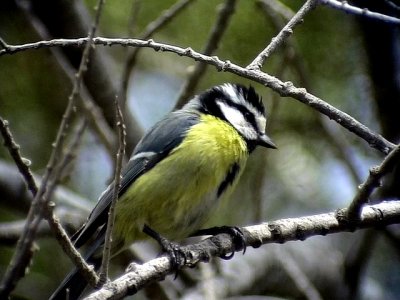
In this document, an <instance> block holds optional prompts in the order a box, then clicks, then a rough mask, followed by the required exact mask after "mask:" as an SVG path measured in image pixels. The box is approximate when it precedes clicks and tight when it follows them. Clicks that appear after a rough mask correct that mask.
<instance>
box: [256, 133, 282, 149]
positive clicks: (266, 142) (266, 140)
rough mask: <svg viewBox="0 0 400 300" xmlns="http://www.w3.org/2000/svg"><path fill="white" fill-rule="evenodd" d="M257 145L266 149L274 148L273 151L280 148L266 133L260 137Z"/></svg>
mask: <svg viewBox="0 0 400 300" xmlns="http://www.w3.org/2000/svg"><path fill="white" fill-rule="evenodd" d="M257 145H259V146H262V147H265V148H272V149H277V148H278V147H276V145H275V144H274V142H273V141H272V140H271V138H270V137H269V136H268V135H266V134H265V133H264V134H262V135H260V136H259V137H258V141H257Z"/></svg>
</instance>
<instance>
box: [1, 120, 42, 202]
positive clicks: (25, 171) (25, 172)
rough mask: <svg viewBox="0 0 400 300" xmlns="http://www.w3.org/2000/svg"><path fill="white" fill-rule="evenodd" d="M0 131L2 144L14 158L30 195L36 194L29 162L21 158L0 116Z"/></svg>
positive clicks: (4, 121) (17, 147)
mask: <svg viewBox="0 0 400 300" xmlns="http://www.w3.org/2000/svg"><path fill="white" fill-rule="evenodd" d="M0 132H1V134H2V136H3V139H4V146H5V147H6V148H7V149H8V151H9V152H10V155H11V157H12V158H13V159H14V162H15V164H16V165H17V167H18V170H19V172H20V173H21V175H22V177H23V178H24V180H25V182H26V184H27V186H28V189H29V190H30V191H31V193H32V195H36V193H37V191H38V189H37V186H36V183H35V179H34V178H33V175H32V172H31V170H30V168H29V166H30V164H31V162H30V161H29V160H28V159H26V158H23V157H22V156H21V153H20V151H19V145H18V144H17V143H16V142H15V140H14V138H13V136H12V134H11V131H10V129H9V127H8V121H7V120H3V119H2V118H1V117H0Z"/></svg>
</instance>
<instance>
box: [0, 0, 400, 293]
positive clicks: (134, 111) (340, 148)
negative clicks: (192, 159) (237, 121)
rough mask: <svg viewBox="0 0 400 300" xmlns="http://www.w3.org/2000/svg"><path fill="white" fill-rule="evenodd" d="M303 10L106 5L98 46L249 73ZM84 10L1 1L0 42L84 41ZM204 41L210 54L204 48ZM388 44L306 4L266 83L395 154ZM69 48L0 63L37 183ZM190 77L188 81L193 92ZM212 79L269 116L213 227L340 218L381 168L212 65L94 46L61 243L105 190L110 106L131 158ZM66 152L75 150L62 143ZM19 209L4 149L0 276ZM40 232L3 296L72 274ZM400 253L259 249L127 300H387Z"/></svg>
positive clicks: (349, 140) (343, 246) (319, 241)
mask: <svg viewBox="0 0 400 300" xmlns="http://www.w3.org/2000/svg"><path fill="white" fill-rule="evenodd" d="M378 2H379V3H378ZM303 3H304V1H297V0H296V1H278V0H258V1H256V0H255V1H244V0H238V1H232V0H230V1H216V0H215V1H201V0H191V1H190V0H189V1H188V0H186V1H182V0H181V1H175V0H163V1H161V0H147V1H143V0H132V1H121V0H116V1H107V2H106V4H105V6H104V10H103V13H102V16H101V21H100V26H99V29H98V30H99V31H98V35H99V36H105V37H118V38H124V37H132V38H145V39H148V38H153V39H154V40H155V41H157V42H163V43H167V44H171V45H177V46H180V47H183V48H186V47H189V46H190V47H192V48H193V49H194V50H196V51H199V52H203V53H207V54H208V55H217V56H218V57H219V58H220V59H222V60H229V61H231V62H233V63H236V64H238V65H241V66H246V65H247V64H249V63H250V62H251V61H252V60H253V58H254V57H255V56H256V55H257V54H258V53H259V52H260V51H261V50H262V49H264V47H265V46H266V45H267V44H268V43H269V42H270V40H271V38H272V37H273V36H275V35H276V34H277V33H278V32H279V30H280V29H281V28H282V27H283V26H284V25H285V23H287V21H288V20H289V18H291V17H292V16H293V14H294V13H295V12H296V11H297V10H298V9H299V8H300V7H301V5H302V4H303ZM351 3H352V4H354V5H358V6H359V7H363V8H369V9H370V10H372V11H378V12H381V13H385V14H388V15H392V16H396V14H399V11H400V10H399V9H398V6H396V4H397V3H396V1H373V0H370V1H351ZM393 4H394V5H393ZM95 5H96V1H94V0H90V1H89V0H88V1H81V0H76V1H70V0H42V1H34V0H32V1H27V0H3V1H2V2H1V4H0V37H1V38H2V39H4V40H5V41H6V42H7V43H8V44H11V45H14V44H24V43H29V42H34V41H39V40H43V39H52V38H75V37H84V36H87V32H88V28H89V25H90V24H91V23H92V20H93V16H94V13H95V11H94V6H95ZM165 10H168V12H170V13H171V12H173V11H174V10H177V12H176V13H173V14H172V17H171V18H170V20H168V21H166V22H165V24H163V25H162V26H159V27H157V23H154V21H155V20H157V21H160V16H162V14H163V12H164V11H165ZM161 20H163V18H161ZM164 21H165V20H164ZM216 24H220V26H219V27H218V26H216ZM221 24H222V26H221ZM215 28H218V29H219V30H220V32H219V33H218V34H215ZM212 32H214V35H213V37H214V38H215V40H216V41H214V42H213V43H210V42H209V41H210V36H212ZM399 46H400V45H399V32H398V27H396V26H394V25H392V24H386V23H383V22H379V21H375V20H367V19H364V18H360V17H356V16H353V15H348V14H346V13H344V12H341V11H336V10H333V9H332V8H329V7H325V6H318V7H317V8H316V9H315V10H313V11H312V12H311V13H309V14H308V15H307V16H306V18H305V19H304V24H301V25H300V26H298V27H296V28H295V31H294V35H293V36H292V37H291V38H290V39H289V40H287V42H286V43H285V45H284V46H283V47H280V48H279V49H278V50H277V51H276V52H275V53H274V54H273V55H272V56H271V57H270V58H269V59H268V60H267V62H266V63H265V65H264V67H263V71H265V72H267V73H268V74H271V75H274V76H276V77H278V78H279V79H281V80H282V81H289V80H290V81H293V83H294V85H295V86H298V87H305V88H306V89H307V90H308V91H309V92H311V93H313V94H315V95H317V96H318V97H320V98H322V99H323V100H325V101H327V102H329V103H330V104H332V105H334V106H335V107H337V108H339V109H340V110H342V111H344V112H346V113H348V114H350V115H351V116H353V117H354V118H356V119H357V120H359V121H360V122H362V123H363V124H365V125H366V126H368V127H369V128H370V129H371V130H373V131H375V132H377V133H379V134H381V135H383V136H384V137H385V138H387V139H388V140H390V141H392V142H394V143H398V142H399V136H400V122H399V118H398V113H399V112H400V110H399V99H400V84H399V80H400V72H399V71H400V57H399V55H400V48H399ZM81 51H82V49H81V48H74V47H70V48H51V49H40V50H30V51H24V52H20V53H17V54H14V55H4V56H1V57H0V115H1V117H3V118H4V119H7V120H8V121H9V123H10V128H11V130H12V132H13V134H14V137H15V139H16V141H17V142H18V143H19V144H20V146H21V151H22V154H23V156H24V157H26V158H28V159H29V160H30V161H31V168H32V170H33V171H34V172H35V174H37V175H38V176H40V175H41V174H43V172H44V169H45V167H46V163H47V161H48V159H49V155H50V152H51V150H52V147H51V144H52V142H53V141H54V139H55V135H56V132H57V129H58V126H59V124H60V121H61V118H62V114H63V111H64V109H65V107H66V104H67V101H68V95H69V94H70V92H71V89H72V81H71V76H72V78H73V74H74V72H75V71H76V68H77V66H78V65H79V61H80V57H81ZM193 74H198V75H199V79H198V80H193V79H191V78H193ZM224 82H237V83H242V84H245V85H250V84H251V85H253V86H254V87H255V89H256V90H257V92H258V93H259V94H260V95H262V97H263V99H264V103H265V105H266V107H267V110H268V115H269V119H268V124H267V132H268V133H269V135H270V136H271V137H272V138H273V140H274V141H275V142H276V144H277V145H278V148H279V149H278V150H276V151H272V150H271V151H270V150H268V151H266V150H265V149H258V150H256V151H255V153H254V155H252V157H251V158H250V161H249V163H248V166H247V168H246V171H245V173H244V175H243V177H242V180H241V182H240V185H239V187H238V188H237V190H236V192H235V194H234V196H233V198H232V200H231V202H230V203H229V206H228V207H222V208H221V209H220V210H219V211H218V212H216V213H215V216H214V217H213V218H212V220H210V224H214V225H215V224H220V225H248V224H257V223H260V222H262V221H271V220H276V219H280V218H288V217H298V216H306V215H312V214H317V213H322V212H329V211H334V210H335V209H338V208H342V207H345V206H346V205H348V204H349V203H350V201H351V200H352V197H353V196H354V194H355V192H356V190H357V186H358V185H359V184H361V183H362V182H363V181H364V180H365V179H366V178H367V176H368V170H369V168H370V167H371V166H373V165H374V164H377V163H379V162H380V161H381V160H382V158H383V156H382V154H381V153H378V152H377V151H376V150H374V149H372V148H371V147H369V145H368V144H367V143H366V142H365V141H363V140H361V139H360V138H358V137H356V136H355V135H353V134H351V133H349V132H348V131H346V130H345V129H344V128H342V127H341V126H340V125H338V124H336V123H335V122H332V121H330V120H329V119H328V118H327V117H325V116H322V115H320V114H319V113H317V112H316V111H314V110H313V109H311V108H310V107H307V106H305V105H303V104H302V103H300V102H298V101H295V100H293V99H290V98H280V97H279V96H277V95H276V94H275V93H274V92H273V91H271V90H270V89H267V88H265V87H263V86H261V85H259V84H257V83H254V82H250V81H249V80H246V79H243V78H240V77H238V76H236V75H233V74H229V73H224V72H218V71H217V70H216V69H215V68H213V67H208V66H207V67H205V68H204V70H199V66H198V65H197V64H196V63H195V62H194V61H193V60H192V59H189V58H185V57H179V56H177V55H175V54H171V53H162V52H155V51H153V50H151V49H140V50H138V49H133V48H124V47H120V46H114V47H103V46H96V47H94V51H93V52H92V55H91V59H90V63H89V68H88V72H87V73H86V75H85V76H84V84H83V92H82V94H81V98H82V99H81V100H80V101H78V105H77V108H76V114H75V115H76V116H75V118H74V122H73V124H72V126H73V132H76V131H77V130H78V128H79V127H80V126H81V124H82V119H83V118H87V120H88V121H87V123H88V126H87V129H86V130H85V131H84V133H83V136H82V140H81V141H80V142H79V143H78V145H77V146H76V147H75V148H74V155H75V159H74V160H73V162H72V163H71V164H70V165H69V167H68V169H67V171H66V172H65V174H64V176H63V178H62V182H61V183H60V187H59V188H58V190H57V193H56V195H55V196H54V198H53V200H54V201H55V202H56V204H57V208H56V213H57V214H58V216H59V217H60V218H61V219H62V221H63V223H64V225H65V227H66V228H67V230H68V231H69V232H70V233H71V232H73V231H74V230H75V229H76V228H77V227H78V226H79V225H80V224H81V223H82V222H83V221H84V220H85V219H86V217H87V214H88V212H89V211H90V209H91V208H92V207H93V206H94V204H95V202H96V200H97V198H98V196H99V195H100V193H101V192H102V191H103V190H104V189H105V187H106V186H107V184H108V183H109V182H110V178H111V177H112V174H113V160H114V153H115V133H114V107H113V103H114V99H115V98H116V97H117V98H118V100H119V101H120V102H121V103H124V104H126V105H125V109H124V112H125V119H126V125H127V137H128V145H127V153H128V154H130V152H131V151H132V149H133V147H134V145H135V144H136V143H137V141H138V139H139V138H140V136H141V135H142V134H143V132H144V131H145V130H146V129H148V128H149V127H150V126H151V125H152V124H154V123H155V122H156V121H157V120H159V119H160V118H161V117H162V116H163V115H164V114H166V113H168V112H169V111H171V110H172V109H174V107H176V104H177V101H178V99H179V101H180V102H179V103H183V102H184V101H186V100H187V99H188V98H190V97H191V96H193V95H194V94H196V93H197V92H200V91H202V90H204V89H207V88H209V87H211V86H213V85H216V84H221V83H224ZM91 105H92V106H91ZM68 141H69V142H70V143H72V138H71V137H70V138H69V140H68ZM399 182H400V181H399V174H398V170H396V171H395V172H394V174H393V175H391V176H390V177H389V178H387V179H386V180H385V181H384V184H383V187H382V188H381V189H379V191H378V193H376V194H374V199H375V200H379V201H381V200H384V199H394V198H398V197H399V194H400V191H399V189H400V184H399ZM30 201H31V198H30V196H29V193H27V192H26V191H25V187H24V184H23V182H22V181H21V178H20V176H19V174H18V172H17V169H16V167H15V166H14V165H13V163H12V160H11V158H10V156H9V154H8V152H7V150H6V149H5V148H4V147H1V148H0V207H1V209H0V276H1V275H2V274H4V272H5V269H6V267H7V264H8V263H9V260H10V258H11V255H12V253H13V250H14V247H15V243H16V240H17V238H18V236H19V233H20V232H21V228H22V225H23V220H24V218H25V216H26V213H27V211H28V209H29V202H30ZM42 225H43V226H41V227H40V231H39V238H38V239H37V241H36V244H37V252H36V254H35V256H34V259H33V261H32V264H31V267H30V269H29V274H28V275H27V276H25V278H24V279H23V280H22V281H21V282H20V283H19V284H18V287H17V289H16V290H15V291H14V293H13V297H14V298H15V299H45V298H46V297H48V296H49V295H50V294H51V292H52V291H53V290H54V289H55V288H56V287H57V285H58V284H59V283H60V282H61V280H62V279H63V278H64V276H65V274H66V273H67V272H68V271H69V270H70V268H72V264H71V263H70V261H69V260H68V258H67V257H66V256H65V255H64V254H63V252H62V250H61V248H60V246H59V245H58V243H57V241H56V240H55V239H54V238H53V237H52V235H51V232H50V231H49V230H48V228H47V226H46V224H45V223H43V224H42ZM149 249H150V250H149ZM158 251H159V249H158V247H157V246H156V245H153V244H140V245H134V246H133V247H132V252H128V251H126V253H123V254H122V255H120V256H119V257H117V258H115V259H114V260H113V261H112V263H113V264H112V268H113V277H115V276H117V275H120V274H122V273H123V270H124V268H125V267H126V266H127V264H128V262H129V261H130V260H132V259H136V260H138V261H144V260H148V259H151V258H152V257H154V256H156V255H157V254H158ZM399 255H400V232H399V227H398V226H390V227H388V228H385V229H382V230H379V231H378V230H362V231H357V232H354V233H340V234H335V235H332V236H325V237H313V238H310V239H308V240H306V241H297V242H289V243H287V244H284V245H275V244H274V245H272V244H271V245H264V246H262V247H261V248H259V249H255V250H254V249H248V251H247V252H246V255H244V256H243V255H241V254H240V253H237V254H236V255H235V257H234V258H233V259H232V260H231V261H228V262H226V261H221V260H215V261H213V262H212V263H211V264H202V265H201V266H198V267H196V268H194V269H193V270H184V271H182V272H181V273H180V275H179V277H178V278H177V279H176V280H173V278H172V277H173V276H169V277H168V278H167V279H166V280H164V281H163V282H160V283H159V284H153V285H152V286H150V287H148V288H147V289H145V290H144V291H141V292H140V293H139V294H138V295H137V296H135V297H137V298H135V299H399V298H398V297H399V296H398V295H400V284H399V283H400V272H399V263H400V261H399V258H400V257H399Z"/></svg>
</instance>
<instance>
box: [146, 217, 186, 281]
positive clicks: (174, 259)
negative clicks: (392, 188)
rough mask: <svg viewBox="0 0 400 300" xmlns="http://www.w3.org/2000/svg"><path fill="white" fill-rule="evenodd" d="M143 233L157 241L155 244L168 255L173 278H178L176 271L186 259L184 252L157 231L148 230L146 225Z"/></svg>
mask: <svg viewBox="0 0 400 300" xmlns="http://www.w3.org/2000/svg"><path fill="white" fill-rule="evenodd" d="M143 232H144V233H145V234H147V235H148V236H150V237H151V238H153V239H154V240H156V241H157V243H158V244H159V245H160V246H161V249H162V250H163V251H164V252H166V253H168V255H169V257H170V259H171V264H172V269H173V270H174V271H175V278H176V277H177V276H178V270H179V268H180V267H181V266H183V265H184V264H185V263H186V261H187V259H186V254H185V252H184V251H183V250H182V249H181V247H180V246H179V245H178V244H176V243H173V242H170V241H169V240H168V239H166V238H165V237H163V236H162V235H161V234H159V233H158V232H157V231H155V230H153V229H152V228H150V227H149V226H148V225H146V224H145V225H144V226H143Z"/></svg>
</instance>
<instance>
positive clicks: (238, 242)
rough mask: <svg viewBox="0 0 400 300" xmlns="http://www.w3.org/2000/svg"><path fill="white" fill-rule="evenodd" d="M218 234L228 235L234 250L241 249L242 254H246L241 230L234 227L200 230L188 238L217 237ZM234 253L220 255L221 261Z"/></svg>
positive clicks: (244, 240)
mask: <svg viewBox="0 0 400 300" xmlns="http://www.w3.org/2000/svg"><path fill="white" fill-rule="evenodd" d="M220 233H226V234H229V235H230V236H231V237H232V242H233V244H234V246H235V250H238V249H243V254H244V253H245V252H246V239H245V237H244V234H243V232H242V230H241V229H240V228H239V227H236V226H219V227H211V228H206V229H200V230H198V231H196V232H195V233H193V234H191V235H190V236H201V235H217V234H220ZM234 254H235V252H232V253H231V254H229V255H221V256H220V257H221V258H222V259H225V260H228V259H231V258H232V257H233V255H234Z"/></svg>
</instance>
